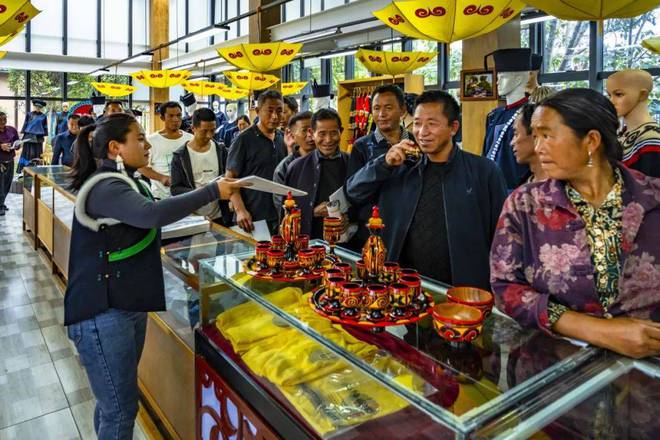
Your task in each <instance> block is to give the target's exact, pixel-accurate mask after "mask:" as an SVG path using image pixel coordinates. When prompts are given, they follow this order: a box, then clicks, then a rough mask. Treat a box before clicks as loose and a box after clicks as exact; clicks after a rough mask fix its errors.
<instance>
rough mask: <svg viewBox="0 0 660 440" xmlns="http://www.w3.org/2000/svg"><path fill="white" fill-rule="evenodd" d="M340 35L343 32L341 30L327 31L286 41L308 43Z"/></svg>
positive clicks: (310, 33)
mask: <svg viewBox="0 0 660 440" xmlns="http://www.w3.org/2000/svg"><path fill="white" fill-rule="evenodd" d="M339 34H341V30H340V29H339V28H335V29H326V30H325V31H318V32H309V33H306V34H303V35H298V36H297V37H293V38H287V39H286V40H285V41H286V42H287V43H306V42H309V41H312V40H316V39H319V38H322V37H327V36H330V35H339Z"/></svg>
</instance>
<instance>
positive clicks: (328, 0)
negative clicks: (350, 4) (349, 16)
mask: <svg viewBox="0 0 660 440" xmlns="http://www.w3.org/2000/svg"><path fill="white" fill-rule="evenodd" d="M344 4H345V2H344V0H325V2H323V9H324V10H325V11H327V10H328V9H331V8H336V7H337V6H343V5H344Z"/></svg>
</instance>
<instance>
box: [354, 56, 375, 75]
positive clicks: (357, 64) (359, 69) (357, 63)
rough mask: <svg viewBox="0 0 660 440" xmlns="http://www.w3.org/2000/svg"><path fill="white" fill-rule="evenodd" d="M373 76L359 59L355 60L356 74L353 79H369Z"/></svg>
mask: <svg viewBox="0 0 660 440" xmlns="http://www.w3.org/2000/svg"><path fill="white" fill-rule="evenodd" d="M370 76H371V72H369V71H368V70H367V68H366V67H364V64H362V63H361V62H360V60H358V59H357V58H356V59H355V72H354V73H353V78H355V79H362V78H369V77H370Z"/></svg>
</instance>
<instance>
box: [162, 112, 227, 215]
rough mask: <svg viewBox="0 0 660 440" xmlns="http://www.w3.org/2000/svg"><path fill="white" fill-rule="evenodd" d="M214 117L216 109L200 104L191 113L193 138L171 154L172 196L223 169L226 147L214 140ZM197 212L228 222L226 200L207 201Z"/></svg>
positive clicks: (194, 187)
mask: <svg viewBox="0 0 660 440" xmlns="http://www.w3.org/2000/svg"><path fill="white" fill-rule="evenodd" d="M215 121H216V119H215V113H213V110H211V109H209V108H199V109H197V110H195V112H194V113H193V114H192V131H193V138H192V139H191V140H190V141H188V142H186V143H185V144H184V145H183V146H182V147H181V148H179V149H177V150H176V151H175V152H174V153H173V155H172V163H171V170H170V173H171V179H172V183H171V186H170V192H171V193H172V195H173V196H176V195H178V194H183V193H187V192H189V191H192V190H194V189H196V188H200V187H202V186H204V185H206V184H208V183H209V182H211V181H212V180H214V179H215V178H216V177H218V176H221V175H222V174H223V173H224V168H223V165H222V164H223V163H225V157H224V154H225V148H224V145H219V144H217V143H216V142H215V141H214V140H213V135H214V134H215V128H216V126H215V124H216V122H215ZM196 213H197V214H199V215H204V216H206V217H209V218H210V219H211V220H213V221H215V222H216V223H220V224H223V225H225V226H228V225H230V224H231V215H230V212H229V205H228V203H227V202H226V201H222V200H220V201H216V202H212V203H209V204H208V205H206V206H204V207H202V208H201V209H200V210H198V211H197V212H196Z"/></svg>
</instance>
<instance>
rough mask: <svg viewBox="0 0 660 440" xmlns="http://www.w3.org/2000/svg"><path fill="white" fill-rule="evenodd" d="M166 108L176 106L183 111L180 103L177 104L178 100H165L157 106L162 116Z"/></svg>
mask: <svg viewBox="0 0 660 440" xmlns="http://www.w3.org/2000/svg"><path fill="white" fill-rule="evenodd" d="M168 108H178V109H179V110H181V111H183V109H182V108H181V104H179V103H178V102H176V101H167V102H164V103H162V104H161V105H159V106H158V114H159V115H161V116H162V117H163V118H164V117H165V114H166V113H167V109H168Z"/></svg>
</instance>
